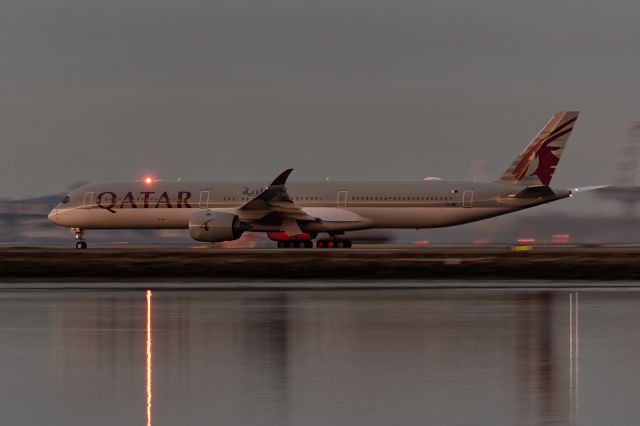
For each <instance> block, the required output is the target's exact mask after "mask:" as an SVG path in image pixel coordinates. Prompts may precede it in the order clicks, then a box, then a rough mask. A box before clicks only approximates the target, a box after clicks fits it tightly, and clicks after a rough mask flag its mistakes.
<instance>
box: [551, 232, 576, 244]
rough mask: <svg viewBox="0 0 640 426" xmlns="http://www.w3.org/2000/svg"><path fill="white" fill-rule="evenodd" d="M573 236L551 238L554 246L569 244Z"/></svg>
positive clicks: (553, 236)
mask: <svg viewBox="0 0 640 426" xmlns="http://www.w3.org/2000/svg"><path fill="white" fill-rule="evenodd" d="M570 239H571V234H554V235H552V236H551V242H552V243H553V244H569V240H570Z"/></svg>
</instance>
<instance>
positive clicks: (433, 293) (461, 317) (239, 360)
mask: <svg viewBox="0 0 640 426" xmlns="http://www.w3.org/2000/svg"><path fill="white" fill-rule="evenodd" d="M0 342H2V344H1V346H0V423H1V424H3V425H4V424H7V425H34V424H42V425H70V424H86V425H89V424H90V425H134V424H139V425H142V424H146V425H156V426H160V425H177V424H180V425H203V424H221V425H318V426H320V425H322V426H326V425H357V424H359V425H417V424H421V425H422V424H432V425H468V424H491V425H537V424H581V425H603V424H616V425H625V424H629V425H632V424H638V420H639V419H640V408H638V406H639V404H638V403H637V397H638V395H640V363H639V362H638V359H639V358H638V353H639V350H640V291H638V290H635V289H615V290H611V289H588V290H584V289H583V290H578V291H575V290H558V289H556V290H547V289H522V288H520V289H456V290H447V289H426V290H418V289H414V290H353V291H336V290H324V291H323V290H314V291H287V290H282V291H206V290H198V291H170V290H153V291H146V290H142V289H139V290H131V291H122V290H60V289H49V290H30V291H29V290H27V291H22V290H20V291H18V290H15V291H9V290H5V291H2V292H0Z"/></svg>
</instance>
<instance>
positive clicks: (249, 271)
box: [0, 244, 640, 288]
mask: <svg viewBox="0 0 640 426" xmlns="http://www.w3.org/2000/svg"><path fill="white" fill-rule="evenodd" d="M205 247H206V248H205ZM451 280H458V281H460V280H463V281H465V282H468V281H479V280H480V281H481V280H484V281H486V280H491V281H496V282H497V283H498V284H496V285H503V284H504V285H511V283H518V282H520V283H522V282H526V281H531V280H547V281H548V283H547V284H548V285H549V286H571V285H573V284H571V283H570V281H580V280H587V281H594V282H595V281H607V282H609V281H613V283H612V285H620V286H627V285H636V284H635V281H636V280H640V247H639V246H608V247H567V246H547V247H544V246H536V247H528V246H519V247H510V246H490V247H488V246H484V247H474V246H430V247H422V248H415V247H411V246H379V247H372V246H366V247H354V248H353V249H332V250H331V249H289V250H283V249H219V248H211V247H210V246H198V245H177V244H172V245H166V246H165V245H131V246H129V245H116V246H111V245H103V246H98V245H94V246H92V247H91V248H90V249H88V250H76V249H74V248H68V246H66V247H63V246H48V247H2V248H0V282H4V283H16V282H43V283H46V282H50V283H74V282H75V283H80V282H87V283H96V282H103V283H107V282H109V283H118V282H123V283H140V284H142V285H147V284H146V283H150V282H155V283H157V285H158V286H167V283H170V282H191V283H204V282H206V283H211V284H212V285H213V287H215V286H216V285H215V284H216V283H219V285H220V287H225V286H226V287H227V288H228V286H231V287H235V288H237V287H242V286H243V285H240V284H239V283H241V282H242V283H245V284H244V285H245V286H247V287H250V288H255V287H256V286H257V285H256V284H255V283H256V282H258V281H265V282H266V284H262V286H265V287H269V288H273V287H286V288H306V287H307V284H299V283H300V282H303V281H304V282H307V283H311V282H315V283H316V284H309V285H310V286H311V287H316V288H317V286H318V285H320V286H321V287H322V286H330V287H333V288H335V287H345V288H351V287H362V286H367V287H369V286H371V287H376V286H381V287H385V286H389V285H391V284H389V282H393V284H392V286H393V287H402V286H408V287H424V286H434V285H435V286H439V285H446V282H447V281H451ZM340 281H342V282H340ZM318 282H321V283H324V284H317V283H318ZM229 283H231V284H229ZM327 283H329V284H327ZM331 283H334V284H331ZM376 283H377V284H376ZM385 283H386V284H385ZM443 283H444V284H443ZM501 283H502V284H501ZM547 284H544V283H543V284H541V285H542V286H544V285H547ZM194 285H195V286H199V285H196V284H194ZM583 285H589V283H583ZM126 286H127V285H126V284H125V287H126Z"/></svg>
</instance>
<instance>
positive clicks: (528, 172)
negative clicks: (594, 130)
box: [499, 111, 578, 186]
mask: <svg viewBox="0 0 640 426" xmlns="http://www.w3.org/2000/svg"><path fill="white" fill-rule="evenodd" d="M577 119H578V111H566V112H559V113H557V114H555V115H554V116H553V117H551V120H549V122H548V123H547V124H546V126H544V127H543V128H542V130H541V131H540V133H538V135H537V136H536V137H535V138H534V139H533V140H532V141H531V143H530V144H529V145H528V146H527V147H526V148H525V149H524V151H522V153H520V155H519V156H518V158H517V159H516V160H515V161H514V162H513V163H512V164H511V166H509V168H508V169H507V170H506V171H505V173H504V175H503V176H502V178H500V180H499V182H504V183H517V184H522V185H545V186H548V185H549V183H550V182H551V178H552V177H553V173H554V172H555V171H556V167H557V166H558V163H559V162H560V156H561V155H562V151H564V147H565V145H566V144H567V141H568V140H569V136H570V135H571V131H572V130H573V126H574V124H575V122H576V120H577Z"/></svg>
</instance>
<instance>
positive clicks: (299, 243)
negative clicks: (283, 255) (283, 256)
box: [278, 238, 351, 249]
mask: <svg viewBox="0 0 640 426" xmlns="http://www.w3.org/2000/svg"><path fill="white" fill-rule="evenodd" d="M312 247H313V241H311V240H280V241H278V248H312ZM316 247H317V248H330V249H331V248H351V240H343V239H339V238H327V239H324V240H318V241H316Z"/></svg>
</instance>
